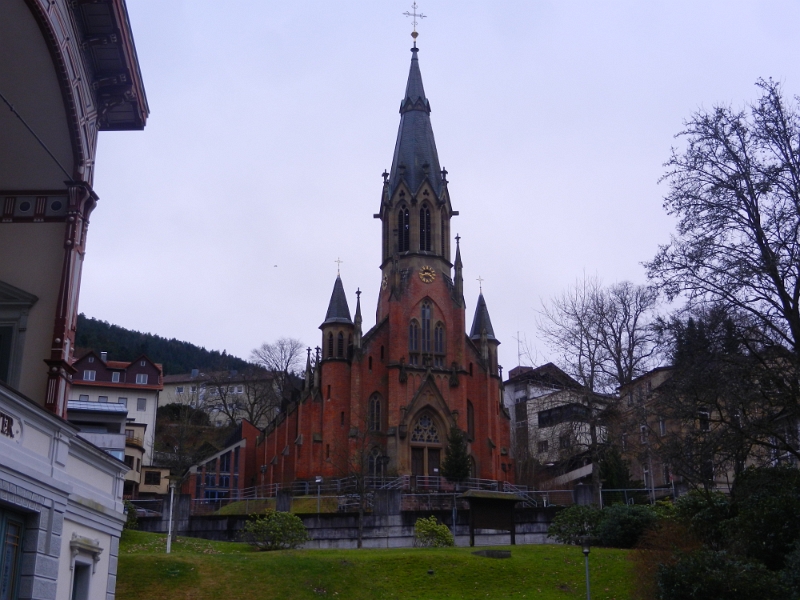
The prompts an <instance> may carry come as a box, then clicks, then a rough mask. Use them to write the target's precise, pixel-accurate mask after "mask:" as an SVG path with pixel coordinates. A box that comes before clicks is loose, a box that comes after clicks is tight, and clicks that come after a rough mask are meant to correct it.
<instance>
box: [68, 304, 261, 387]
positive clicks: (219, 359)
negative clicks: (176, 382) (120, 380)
mask: <svg viewBox="0 0 800 600" xmlns="http://www.w3.org/2000/svg"><path fill="white" fill-rule="evenodd" d="M75 345H76V347H77V348H80V349H82V350H94V351H95V352H98V353H100V352H108V358H109V360H123V361H131V360H135V359H137V358H138V357H139V356H141V355H142V354H146V355H147V357H148V358H149V359H150V360H152V361H154V362H157V363H161V364H162V365H163V366H164V375H175V374H178V373H189V372H190V371H191V370H192V369H201V370H209V371H211V370H220V371H222V370H229V369H244V368H245V367H246V366H247V362H246V361H244V360H242V359H241V358H238V357H236V356H232V355H230V354H227V353H226V352H225V351H224V350H223V351H222V352H219V351H218V350H206V349H205V348H201V347H200V346H195V345H194V344H190V343H189V342H182V341H180V340H176V339H174V338H173V339H167V338H163V337H161V336H160V335H154V334H152V333H141V332H139V331H133V330H131V329H125V328H124V327H120V326H118V325H112V324H111V323H108V322H106V321H100V320H98V319H94V318H90V317H87V316H86V315H84V314H83V313H81V314H79V315H78V331H77V336H76V338H75Z"/></svg>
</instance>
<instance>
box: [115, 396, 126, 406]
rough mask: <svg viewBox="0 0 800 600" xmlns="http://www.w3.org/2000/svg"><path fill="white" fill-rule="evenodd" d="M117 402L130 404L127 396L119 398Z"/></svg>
mask: <svg viewBox="0 0 800 600" xmlns="http://www.w3.org/2000/svg"><path fill="white" fill-rule="evenodd" d="M117 402H118V403H119V404H124V405H125V406H128V399H127V398H117Z"/></svg>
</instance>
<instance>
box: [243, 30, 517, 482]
mask: <svg viewBox="0 0 800 600" xmlns="http://www.w3.org/2000/svg"><path fill="white" fill-rule="evenodd" d="M411 52H412V58H411V68H410V72H409V76H408V82H407V85H406V93H405V98H404V99H403V101H402V103H401V106H400V115H401V116H400V128H399V131H398V135H397V142H396V145H395V150H394V156H393V159H392V167H391V171H390V172H384V174H383V179H384V181H383V189H382V192H381V199H380V210H379V212H378V213H377V214H375V215H374V216H375V218H377V219H380V222H381V227H382V245H381V249H380V259H381V279H380V294H379V299H378V306H377V311H376V320H375V323H376V324H375V326H374V327H372V328H371V329H370V330H369V331H366V332H364V331H362V315H361V301H360V292H356V302H355V314H354V315H353V316H351V312H350V307H349V304H348V301H347V296H346V294H345V291H344V284H343V282H342V279H341V277H339V276H337V278H336V281H335V283H334V286H333V293H332V294H331V298H330V302H329V305H328V310H327V314H326V316H325V319H324V321H323V322H322V324H321V325H320V330H321V343H320V346H319V347H318V348H317V349H316V354H315V356H313V357H312V355H311V350H310V349H309V355H308V361H307V365H306V374H305V386H304V390H303V392H302V394H301V397H300V399H299V400H298V401H296V402H293V403H291V404H290V405H289V406H287V407H285V409H284V410H283V411H282V412H281V413H280V414H279V415H278V417H277V418H276V419H275V420H274V421H273V422H272V423H271V424H270V425H269V426H268V427H267V428H266V430H265V432H264V435H263V436H262V437H261V439H260V440H259V445H258V447H257V448H256V452H257V454H258V459H257V460H258V464H259V472H260V474H261V481H260V483H261V484H274V483H288V482H292V481H297V480H314V478H315V477H318V476H322V477H326V478H331V477H343V476H347V475H352V474H369V475H374V476H390V475H414V476H434V477H435V476H437V475H439V474H440V469H441V467H442V463H443V461H444V458H445V450H446V446H447V436H448V433H449V431H450V429H451V427H458V428H460V429H461V430H462V431H464V432H465V433H466V435H467V439H468V451H469V455H470V460H471V467H472V476H473V477H476V478H484V479H494V480H503V481H513V477H514V468H513V461H512V458H511V455H510V452H509V447H510V418H509V415H508V413H507V410H506V408H505V407H504V406H503V402H502V390H501V388H502V377H501V375H500V367H499V365H498V363H497V347H498V345H499V343H500V342H499V341H498V340H497V338H496V337H495V334H494V330H493V328H492V323H491V319H490V317H489V312H488V309H487V306H486V301H485V299H484V297H483V294H482V293H481V295H480V296H479V297H478V301H477V305H476V309H475V313H474V317H473V321H472V325H471V327H470V329H469V332H468V331H467V329H466V302H465V300H464V295H463V265H462V261H461V251H460V248H459V238H458V237H457V236H456V238H455V249H454V250H455V256H454V257H453V255H452V251H453V248H452V247H451V239H452V238H451V233H450V220H451V219H452V217H454V216H456V215H458V212H457V211H454V210H453V206H452V204H451V201H450V194H449V192H448V181H447V171H446V170H445V169H444V168H442V167H441V166H440V163H439V157H438V154H437V151H436V144H435V142H434V136H433V129H432V127H431V121H430V112H431V109H430V103H429V102H428V99H427V97H426V96H425V91H424V88H423V85H422V76H421V73H420V68H419V60H418V56H417V55H418V49H417V47H416V42H415V44H414V48H412V49H411Z"/></svg>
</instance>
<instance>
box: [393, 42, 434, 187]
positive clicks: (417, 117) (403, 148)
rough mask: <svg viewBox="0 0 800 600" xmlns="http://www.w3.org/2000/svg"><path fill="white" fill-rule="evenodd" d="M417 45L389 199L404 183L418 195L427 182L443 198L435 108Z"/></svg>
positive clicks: (403, 106)
mask: <svg viewBox="0 0 800 600" xmlns="http://www.w3.org/2000/svg"><path fill="white" fill-rule="evenodd" d="M418 52H419V48H417V43H416V41H415V42H414V47H413V48H412V49H411V69H410V70H409V73H408V82H407V83H406V94H405V98H404V99H403V100H402V101H401V102H400V115H401V117H400V129H399V130H398V132H397V142H396V144H395V148H394V157H393V158H392V169H391V172H390V174H389V190H388V191H389V196H391V195H392V194H393V193H394V191H395V190H396V189H397V186H398V185H399V184H400V182H401V181H402V180H405V182H406V185H407V186H408V187H409V189H410V190H411V193H412V194H414V193H416V191H417V190H418V189H419V186H420V185H421V184H422V182H423V181H424V180H425V179H426V178H427V179H428V181H429V182H430V184H431V186H432V187H433V189H434V191H435V192H436V194H437V196H441V192H442V186H443V181H442V179H443V178H442V175H441V169H440V167H439V155H438V153H437V152H436V142H435V141H434V139H433V128H432V127H431V119H430V112H431V105H430V102H428V99H427V98H426V97H425V88H424V87H423V86H422V74H421V73H420V70H419V59H418V58H417V53H418Z"/></svg>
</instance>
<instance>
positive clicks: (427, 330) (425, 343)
mask: <svg viewBox="0 0 800 600" xmlns="http://www.w3.org/2000/svg"><path fill="white" fill-rule="evenodd" d="M422 351H423V352H430V351H431V305H430V304H428V303H427V302H425V303H424V304H423V305H422Z"/></svg>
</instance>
